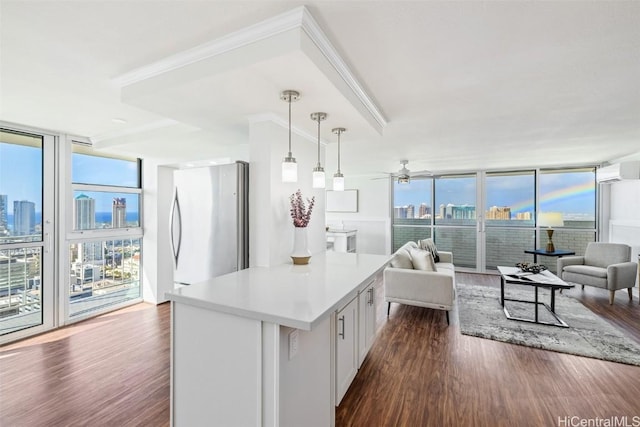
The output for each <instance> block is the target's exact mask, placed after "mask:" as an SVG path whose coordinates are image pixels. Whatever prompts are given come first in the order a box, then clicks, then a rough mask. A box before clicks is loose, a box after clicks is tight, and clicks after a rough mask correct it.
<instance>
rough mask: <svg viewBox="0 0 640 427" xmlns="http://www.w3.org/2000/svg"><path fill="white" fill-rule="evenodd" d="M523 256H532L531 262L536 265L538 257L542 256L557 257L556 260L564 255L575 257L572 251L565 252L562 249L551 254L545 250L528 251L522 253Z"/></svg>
mask: <svg viewBox="0 0 640 427" xmlns="http://www.w3.org/2000/svg"><path fill="white" fill-rule="evenodd" d="M524 253H525V254H533V262H535V263H537V262H538V255H544V256H557V257H558V258H560V257H563V256H566V255H575V254H576V253H575V252H573V251H565V250H562V249H556V250H555V251H553V252H547V251H546V250H545V249H534V250H528V251H524Z"/></svg>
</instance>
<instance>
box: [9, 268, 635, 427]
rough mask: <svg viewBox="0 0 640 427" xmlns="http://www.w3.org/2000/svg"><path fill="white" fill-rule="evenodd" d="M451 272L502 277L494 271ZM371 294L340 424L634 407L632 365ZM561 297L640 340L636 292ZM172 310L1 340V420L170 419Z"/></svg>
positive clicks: (463, 421)
mask: <svg viewBox="0 0 640 427" xmlns="http://www.w3.org/2000/svg"><path fill="white" fill-rule="evenodd" d="M457 281H458V282H459V283H472V284H481V285H486V286H498V285H499V281H498V277H497V276H490V275H478V274H464V273H458V274H457ZM378 292H379V293H378V297H379V298H378V301H380V302H381V304H380V305H381V306H380V307H379V310H378V314H379V315H378V323H379V331H378V336H377V339H376V341H375V343H374V345H373V348H372V349H371V352H370V353H369V355H368V356H367V359H366V360H365V362H364V364H363V365H362V368H361V370H360V371H359V373H358V375H357V376H356V378H355V380H354V382H353V384H352V385H351V387H350V389H349V391H348V392H347V394H346V396H345V397H344V399H343V401H342V403H341V405H340V407H338V408H337V409H336V425H337V426H367V427H370V426H391V425H399V426H432V425H433V426H485V425H486V426H499V425H504V426H507V425H518V426H542V425H550V426H557V425H560V424H559V422H558V418H559V417H565V416H566V417H572V416H577V417H581V418H595V417H600V418H606V417H613V416H618V417H619V416H624V415H626V416H629V417H632V416H640V381H639V380H638V379H639V378H640V367H634V366H627V365H622V364H617V363H611V362H603V361H600V360H595V359H588V358H584V357H577V356H571V355H567V354H560V353H554V352H548V351H544V350H535V349H531V348H527V347H522V346H517V345H511V344H505V343H500V342H497V341H490V340H484V339H480V338H474V337H468V336H463V335H460V333H459V330H458V327H457V314H456V313H453V314H452V315H451V316H450V317H451V326H447V324H446V319H445V316H444V313H443V312H441V311H438V310H429V309H422V308H418V307H410V306H403V305H399V304H393V305H392V309H391V316H390V318H389V320H387V318H386V304H384V303H383V302H382V300H383V295H382V289H379V291H378ZM634 292H637V291H634ZM569 294H570V295H571V296H573V297H576V298H578V299H580V300H581V301H582V302H583V303H584V304H585V305H586V306H588V307H589V308H590V309H592V310H594V311H596V312H598V314H599V315H601V316H602V317H604V318H606V319H608V320H609V321H611V322H612V323H614V324H616V325H617V326H618V327H621V328H622V329H624V330H625V331H627V332H628V333H629V334H630V335H632V336H633V337H635V338H636V339H637V340H638V341H639V342H640V330H639V329H640V326H639V325H640V306H639V305H638V295H637V294H634V302H633V303H629V301H628V297H627V294H626V292H624V291H621V292H619V293H618V294H617V295H616V303H615V304H614V305H613V306H609V304H608V294H607V292H606V291H601V290H599V289H589V288H588V289H585V290H584V291H582V290H581V289H572V290H571V291H569ZM169 312H170V307H169V305H168V304H163V305H160V306H158V307H155V306H153V305H149V304H139V305H136V306H133V307H129V308H127V309H123V310H119V311H117V312H114V313H110V314H107V315H103V316H100V317H98V318H95V319H91V320H88V321H85V322H81V323H77V324H75V325H72V326H69V327H66V328H63V329H60V330H58V331H54V332H51V333H47V334H43V335H40V336H37V337H34V338H30V339H26V340H23V341H20V342H17V343H14V344H10V345H6V346H4V347H0V425H1V426H3V427H4V426H10V427H14V426H29V427H32V426H87V425H90V426H92V427H93V426H166V425H168V424H169V320H170V319H169V317H170V314H169ZM629 420H630V421H629V422H631V421H632V420H631V418H629ZM564 425H569V424H564Z"/></svg>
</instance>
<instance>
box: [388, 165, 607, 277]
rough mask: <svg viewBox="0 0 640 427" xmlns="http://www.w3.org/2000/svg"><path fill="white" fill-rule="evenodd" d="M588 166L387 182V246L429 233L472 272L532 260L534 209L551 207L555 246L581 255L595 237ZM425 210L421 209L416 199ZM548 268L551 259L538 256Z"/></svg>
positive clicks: (538, 237)
mask: <svg viewBox="0 0 640 427" xmlns="http://www.w3.org/2000/svg"><path fill="white" fill-rule="evenodd" d="M596 189H597V186H596V181H595V168H592V167H589V168H565V169H537V170H534V169H531V170H521V171H492V172H477V173H469V174H458V175H445V176H439V177H435V178H429V179H412V180H411V182H410V183H408V184H400V183H394V184H393V195H392V200H393V210H394V214H393V222H392V237H393V248H392V249H393V250H394V251H395V250H396V249H397V248H398V247H400V246H401V245H402V244H404V243H405V242H406V241H408V240H414V241H416V240H419V239H423V238H425V237H433V238H434V240H435V242H436V244H437V246H438V248H439V249H441V250H447V251H452V252H453V253H454V261H455V264H456V266H457V267H461V268H466V269H471V270H475V271H487V270H495V267H496V266H498V265H514V264H515V263H517V262H522V261H533V255H530V254H525V253H524V251H525V250H528V249H535V248H545V245H546V242H547V232H546V230H547V229H546V228H545V227H541V226H540V224H539V223H538V216H539V215H540V214H547V213H553V214H554V215H556V216H557V217H560V218H561V219H562V220H563V221H562V224H560V225H558V226H555V227H554V234H553V242H554V243H555V247H556V248H557V249H564V250H569V251H573V252H576V253H577V254H583V253H584V249H585V248H586V245H587V243H589V242H592V241H595V240H596V237H597V223H596V218H597V211H596ZM420 205H422V206H423V208H422V211H423V212H424V213H427V210H428V211H429V212H428V214H427V215H424V216H423V215H421V214H420V213H419V210H418V208H417V207H418V206H420ZM538 262H539V263H544V264H545V265H547V266H548V267H549V268H550V269H551V270H552V271H555V264H556V258H553V257H540V259H538Z"/></svg>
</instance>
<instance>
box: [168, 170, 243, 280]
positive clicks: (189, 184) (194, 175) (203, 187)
mask: <svg viewBox="0 0 640 427" xmlns="http://www.w3.org/2000/svg"><path fill="white" fill-rule="evenodd" d="M173 181H174V196H173V204H172V208H171V248H172V250H173V260H174V277H173V281H174V283H175V284H176V286H179V285H190V284H193V283H198V282H202V281H204V280H207V279H210V278H212V277H216V276H220V275H222V274H226V273H231V272H233V271H238V270H242V269H244V268H247V267H248V266H249V231H248V227H249V212H248V202H249V197H248V185H249V165H248V163H245V162H236V163H233V164H228V165H218V166H211V167H202V168H192V169H180V170H176V171H175V172H174V176H173Z"/></svg>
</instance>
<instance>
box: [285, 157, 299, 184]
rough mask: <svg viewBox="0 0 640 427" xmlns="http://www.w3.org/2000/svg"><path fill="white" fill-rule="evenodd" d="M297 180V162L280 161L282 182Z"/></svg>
mask: <svg viewBox="0 0 640 427" xmlns="http://www.w3.org/2000/svg"><path fill="white" fill-rule="evenodd" d="M296 181H298V164H297V163H296V162H295V160H294V161H287V160H286V159H285V161H283V162H282V182H296Z"/></svg>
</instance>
